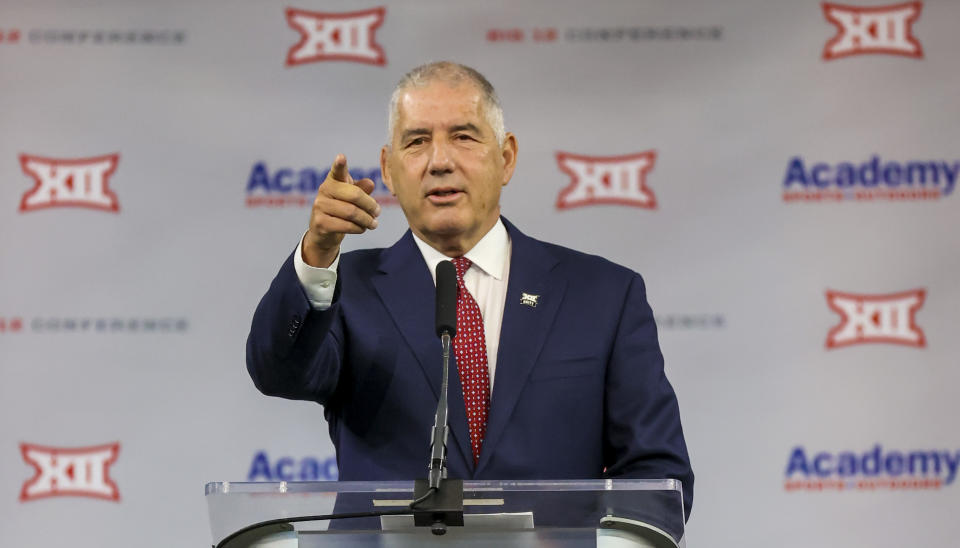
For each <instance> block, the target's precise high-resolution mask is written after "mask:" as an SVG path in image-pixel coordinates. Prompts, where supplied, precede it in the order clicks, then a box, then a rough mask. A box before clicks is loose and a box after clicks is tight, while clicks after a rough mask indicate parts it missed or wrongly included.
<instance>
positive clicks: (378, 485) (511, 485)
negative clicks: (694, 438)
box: [204, 479, 682, 496]
mask: <svg viewBox="0 0 960 548" xmlns="http://www.w3.org/2000/svg"><path fill="white" fill-rule="evenodd" d="M681 488H682V485H681V482H680V480H676V479H589V480H464V482H463V489H464V491H467V492H469V491H481V492H482V491H517V492H521V491H527V492H529V491H556V492H562V491H677V492H680V491H681ZM204 491H205V494H206V495H207V496H210V495H228V494H243V493H247V494H258V493H262V494H268V493H272V494H279V495H282V494H288V493H298V494H308V493H313V494H317V495H321V494H324V493H327V494H337V493H376V492H407V491H410V492H412V491H413V480H409V481H278V482H233V481H219V482H209V483H207V484H206V485H205V487H204Z"/></svg>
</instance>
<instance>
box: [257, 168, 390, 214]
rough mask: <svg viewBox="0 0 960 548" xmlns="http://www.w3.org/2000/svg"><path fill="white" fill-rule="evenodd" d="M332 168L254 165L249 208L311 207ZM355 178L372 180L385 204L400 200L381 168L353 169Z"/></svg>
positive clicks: (377, 193) (376, 195) (375, 191)
mask: <svg viewBox="0 0 960 548" xmlns="http://www.w3.org/2000/svg"><path fill="white" fill-rule="evenodd" d="M329 172H330V168H326V169H322V170H320V169H314V168H312V167H305V168H301V169H294V168H279V169H276V170H273V171H271V170H270V168H269V167H268V166H267V164H266V162H257V163H255V164H253V168H252V169H251V170H250V177H248V178H247V207H287V206H298V207H309V206H311V205H312V204H313V199H314V198H316V196H317V189H318V188H320V184H321V183H323V181H324V179H326V178H327V173H329ZM350 176H351V177H353V179H354V180H355V181H356V180H359V179H370V180H372V181H373V184H374V189H373V193H372V194H371V196H372V197H373V199H375V200H376V201H377V203H378V204H380V205H381V206H383V205H394V204H396V203H397V199H396V198H395V197H394V196H393V195H392V194H390V190H389V189H387V187H386V185H384V184H383V180H382V178H381V177H380V168H379V167H374V168H368V169H364V168H350Z"/></svg>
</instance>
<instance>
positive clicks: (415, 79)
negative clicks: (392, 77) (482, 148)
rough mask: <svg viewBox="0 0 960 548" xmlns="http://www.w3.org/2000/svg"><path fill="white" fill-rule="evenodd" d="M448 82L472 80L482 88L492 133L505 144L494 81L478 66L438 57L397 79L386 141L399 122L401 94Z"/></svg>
mask: <svg viewBox="0 0 960 548" xmlns="http://www.w3.org/2000/svg"><path fill="white" fill-rule="evenodd" d="M438 81H439V82H446V83H448V84H451V85H459V84H461V83H463V82H468V83H471V84H473V85H475V86H477V89H479V90H480V97H481V99H482V100H483V114H484V117H485V118H486V119H487V123H488V124H490V127H491V128H493V134H494V136H495V137H496V139H497V143H499V144H500V145H503V141H504V139H505V138H506V134H507V132H506V129H505V128H504V126H503V107H501V106H500V98H499V97H497V92H496V90H494V89H493V84H491V83H490V81H489V80H487V79H486V78H485V77H484V76H483V75H482V74H480V73H479V72H478V71H477V70H475V69H472V68H470V67H468V66H466V65H461V64H459V63H453V62H450V61H435V62H433V63H427V64H425V65H420V66H419V67H417V68H415V69H413V70H411V71H410V72H408V73H406V74H404V75H403V78H401V79H400V81H399V82H397V85H396V87H394V88H393V94H391V95H390V112H389V113H388V116H389V117H388V120H389V122H388V124H387V144H388V145H389V144H390V142H391V140H392V139H393V128H394V127H396V125H397V116H398V115H399V112H398V108H399V106H400V96H401V95H403V92H404V91H406V90H408V89H410V88H419V87H423V86H426V85H427V84H431V83H433V82H438Z"/></svg>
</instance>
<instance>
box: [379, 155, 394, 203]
mask: <svg viewBox="0 0 960 548" xmlns="http://www.w3.org/2000/svg"><path fill="white" fill-rule="evenodd" d="M389 154H390V151H389V145H383V147H382V148H381V149H380V180H382V181H383V184H384V185H386V187H387V190H389V191H390V194H393V195H394V196H396V195H397V193H396V192H394V191H393V179H391V178H390V169H389V168H388V166H387V156H388V155H389Z"/></svg>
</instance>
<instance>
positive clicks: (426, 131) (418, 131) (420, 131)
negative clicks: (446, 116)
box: [400, 128, 430, 142]
mask: <svg viewBox="0 0 960 548" xmlns="http://www.w3.org/2000/svg"><path fill="white" fill-rule="evenodd" d="M414 135H430V130H429V129H426V128H414V129H408V130H406V131H404V132H403V133H402V134H401V135H400V141H401V142H403V141H406V140H407V139H409V138H410V137H413V136H414Z"/></svg>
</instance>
